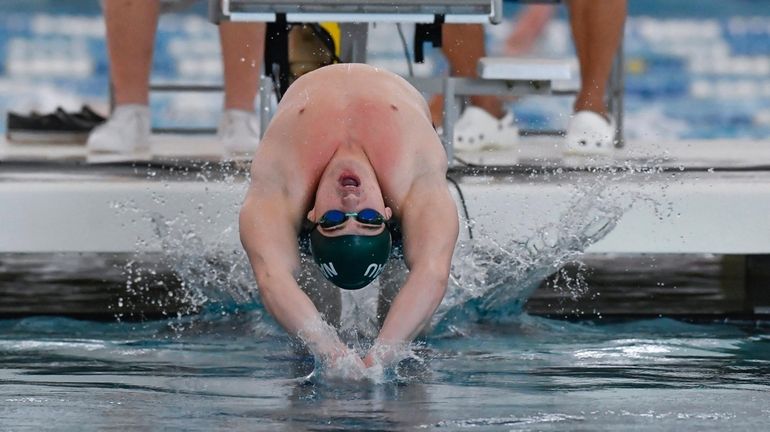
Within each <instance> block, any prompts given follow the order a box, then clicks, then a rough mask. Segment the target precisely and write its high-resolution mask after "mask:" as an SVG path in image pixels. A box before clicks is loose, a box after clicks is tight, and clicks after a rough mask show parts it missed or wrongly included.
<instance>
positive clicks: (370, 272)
mask: <svg viewBox="0 0 770 432" xmlns="http://www.w3.org/2000/svg"><path fill="white" fill-rule="evenodd" d="M383 268H385V265H384V264H377V263H371V264H369V267H367V268H366V271H365V272H364V276H365V277H370V278H372V279H374V278H376V277H377V276H379V275H380V273H382V270H383Z"/></svg>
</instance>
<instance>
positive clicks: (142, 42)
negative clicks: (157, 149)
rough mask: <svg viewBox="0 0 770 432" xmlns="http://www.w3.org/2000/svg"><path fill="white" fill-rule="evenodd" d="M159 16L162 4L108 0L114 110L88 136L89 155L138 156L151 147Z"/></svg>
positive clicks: (153, 0)
mask: <svg viewBox="0 0 770 432" xmlns="http://www.w3.org/2000/svg"><path fill="white" fill-rule="evenodd" d="M159 14H160V2H159V1H158V0H105V1H104V19H105V23H106V26H107V49H108V51H109V58H110V80H111V81H112V91H113V102H114V104H115V107H114V110H113V111H112V113H111V114H110V118H109V120H108V121H107V122H106V123H104V124H102V125H100V126H99V127H97V128H95V129H94V130H93V131H91V133H90V134H89V135H88V141H87V142H86V146H87V148H88V150H89V152H94V153H95V152H104V153H120V154H133V153H135V152H143V151H145V150H149V148H150V123H151V121H150V109H149V107H148V102H149V93H150V90H149V87H150V71H151V70H152V51H153V47H154V45H155V31H156V29H157V25H158V15H159Z"/></svg>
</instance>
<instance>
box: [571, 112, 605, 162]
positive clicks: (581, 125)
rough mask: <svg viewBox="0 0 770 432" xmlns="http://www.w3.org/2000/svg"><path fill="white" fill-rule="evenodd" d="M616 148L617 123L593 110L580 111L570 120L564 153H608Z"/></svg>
mask: <svg viewBox="0 0 770 432" xmlns="http://www.w3.org/2000/svg"><path fill="white" fill-rule="evenodd" d="M614 148H615V124H614V122H613V121H612V120H609V121H608V120H607V119H606V118H604V116H602V115H601V114H598V113H595V112H593V111H578V112H576V113H575V114H574V115H573V116H572V118H571V119H570V121H569V125H568V126H567V135H566V137H565V141H564V153H566V154H572V155H607V154H610V153H612V151H613V150H614Z"/></svg>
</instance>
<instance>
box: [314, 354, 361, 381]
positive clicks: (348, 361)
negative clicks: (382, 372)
mask: <svg viewBox="0 0 770 432" xmlns="http://www.w3.org/2000/svg"><path fill="white" fill-rule="evenodd" d="M323 364H324V376H325V377H326V378H331V379H341V380H345V381H363V380H367V379H371V377H370V374H369V373H368V371H367V367H366V366H365V365H364V361H363V360H361V357H359V356H358V354H357V353H356V352H355V351H353V350H351V349H349V348H345V349H344V350H337V351H335V353H334V354H333V355H332V356H329V357H327V358H325V359H324V360H323Z"/></svg>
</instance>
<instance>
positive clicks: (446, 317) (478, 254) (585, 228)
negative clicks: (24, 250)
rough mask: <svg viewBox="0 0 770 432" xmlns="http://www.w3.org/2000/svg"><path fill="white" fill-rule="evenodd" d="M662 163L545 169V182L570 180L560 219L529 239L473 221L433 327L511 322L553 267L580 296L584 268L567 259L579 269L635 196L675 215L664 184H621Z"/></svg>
mask: <svg viewBox="0 0 770 432" xmlns="http://www.w3.org/2000/svg"><path fill="white" fill-rule="evenodd" d="M657 162H659V161H653V162H652V163H650V164H645V165H644V166H632V165H630V164H626V165H625V166H623V167H620V168H614V167H610V168H597V169H593V170H590V175H587V176H584V175H570V174H568V173H565V172H563V171H562V170H561V169H557V170H555V171H554V172H553V173H550V174H543V175H541V177H542V178H541V179H540V181H544V180H549V181H553V180H556V181H560V182H565V183H567V186H568V187H570V188H571V189H570V199H569V202H568V205H567V206H566V210H564V211H563V212H562V214H560V215H559V217H558V218H556V219H555V221H553V222H552V221H546V222H543V223H542V224H541V225H540V226H538V227H537V228H536V229H534V230H532V231H531V233H532V235H531V237H529V238H521V239H500V238H496V237H494V236H493V235H490V234H488V233H487V232H485V229H484V227H479V226H473V229H474V233H475V238H474V239H473V240H465V241H461V242H459V243H458V247H457V249H456V251H455V256H454V258H453V267H452V274H451V278H450V285H449V289H448V291H447V295H446V297H445V299H444V302H443V303H442V305H441V307H440V308H439V310H438V312H437V313H436V316H435V317H434V319H433V324H434V326H435V327H436V331H437V332H438V333H448V334H464V333H465V332H464V330H463V326H464V323H472V322H478V321H492V322H507V321H510V320H511V319H514V318H515V317H517V316H518V315H519V314H520V313H521V311H522V309H523V307H524V304H525V303H526V301H527V299H528V298H529V296H530V295H531V294H532V293H533V292H534V291H535V290H536V289H537V288H538V287H539V286H540V285H541V283H542V281H543V280H545V279H546V278H547V277H549V276H550V275H552V274H554V273H558V276H557V277H556V278H555V282H556V284H557V287H559V288H561V289H562V290H565V291H567V292H568V293H569V294H570V295H571V296H572V297H580V296H581V295H583V294H584V293H585V292H586V290H587V286H586V285H585V280H584V279H583V277H582V275H580V274H578V276H577V277H573V276H570V275H569V274H568V273H567V272H563V271H561V269H562V268H563V267H564V266H565V265H566V264H570V263H577V264H578V267H579V268H580V265H581V264H580V257H581V256H582V255H583V254H584V252H585V250H586V249H587V248H588V247H590V246H591V245H593V244H594V243H596V242H597V241H599V240H601V239H602V238H604V237H605V236H606V235H607V234H608V233H609V232H611V231H612V229H613V228H614V227H615V225H616V224H617V222H618V221H619V220H620V218H621V217H622V216H623V215H624V214H625V212H626V211H628V210H629V209H630V208H631V207H632V206H633V205H634V204H635V203H637V202H640V201H646V202H650V203H652V204H653V208H654V209H655V211H656V213H657V214H658V216H659V217H660V218H664V217H670V216H671V214H670V213H671V211H670V209H671V205H670V203H668V204H666V202H667V200H666V198H665V189H666V187H665V185H664V186H663V187H662V188H659V189H656V190H655V192H654V196H653V195H650V194H648V193H647V192H642V191H639V190H634V191H629V189H628V188H626V187H623V185H624V183H626V184H627V183H629V181H631V182H634V183H636V184H644V183H645V182H647V181H649V180H650V179H651V178H652V177H653V176H655V175H658V174H660V168H658V167H659V166H660V165H659V163H657ZM549 177H551V178H549ZM512 181H513V180H512ZM517 181H518V180H517ZM661 207H664V208H668V209H669V211H668V212H666V211H665V210H661ZM471 224H472V222H471Z"/></svg>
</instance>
